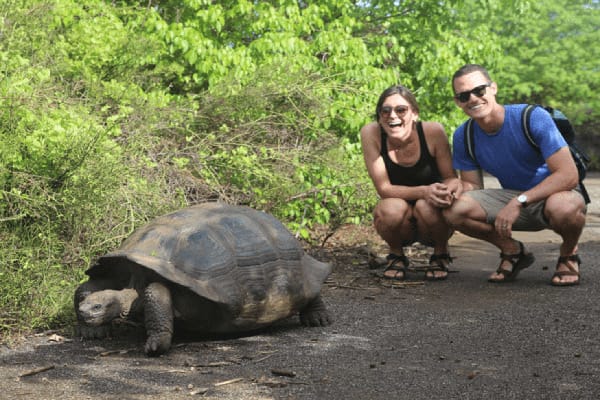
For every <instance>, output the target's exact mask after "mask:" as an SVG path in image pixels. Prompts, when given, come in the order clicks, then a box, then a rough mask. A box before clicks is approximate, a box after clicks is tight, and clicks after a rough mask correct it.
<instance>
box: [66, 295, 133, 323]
mask: <svg viewBox="0 0 600 400" xmlns="http://www.w3.org/2000/svg"><path fill="white" fill-rule="evenodd" d="M137 298H138V293H137V292H136V291H135V290H134V289H123V290H110V289H107V290H100V291H97V292H93V293H91V294H90V295H88V296H86V297H85V298H84V299H83V300H82V301H81V302H80V303H79V308H78V314H77V315H78V317H79V320H80V321H82V322H84V323H86V324H87V325H91V326H99V325H104V324H107V323H110V322H111V321H113V320H115V319H117V318H123V319H127V317H128V316H129V312H130V311H131V309H132V305H133V303H134V302H135V300H136V299H137Z"/></svg>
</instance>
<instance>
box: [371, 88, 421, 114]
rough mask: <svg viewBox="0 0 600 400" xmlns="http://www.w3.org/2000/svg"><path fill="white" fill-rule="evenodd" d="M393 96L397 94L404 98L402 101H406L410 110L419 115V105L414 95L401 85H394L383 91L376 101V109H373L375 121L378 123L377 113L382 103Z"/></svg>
mask: <svg viewBox="0 0 600 400" xmlns="http://www.w3.org/2000/svg"><path fill="white" fill-rule="evenodd" d="M395 94H399V95H400V96H402V97H403V98H404V100H406V101H408V104H410V108H412V111H413V112H414V113H416V114H418V113H419V104H418V103H417V99H416V97H415V95H414V94H412V92H411V91H410V90H408V88H406V87H405V86H402V85H394V86H390V87H389V88H387V89H385V90H384V91H383V93H381V96H379V100H377V107H375V121H379V113H380V112H381V107H382V106H383V102H384V101H385V99H387V98H388V97H390V96H393V95H395Z"/></svg>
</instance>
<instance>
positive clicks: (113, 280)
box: [74, 203, 331, 356]
mask: <svg viewBox="0 0 600 400" xmlns="http://www.w3.org/2000/svg"><path fill="white" fill-rule="evenodd" d="M330 272H331V265H330V264H326V263H323V262H320V261H317V260H316V259H314V258H313V257H311V256H310V255H308V254H306V253H305V252H304V250H303V249H302V247H301V245H300V243H299V242H298V241H297V240H296V239H295V238H294V237H293V236H292V235H291V234H290V232H289V231H288V230H287V229H286V228H285V227H284V225H283V224H282V223H281V222H280V221H278V220H277V219H276V218H275V217H273V216H272V215H270V214H267V213H264V212H261V211H257V210H254V209H252V208H249V207H244V206H233V205H226V204H222V203H205V204H200V205H196V206H192V207H188V208H184V209H182V210H179V211H176V212H173V213H171V214H167V215H165V216H162V217H159V218H157V219H155V220H154V221H152V222H150V223H149V224H148V225H146V226H143V227H141V228H140V229H138V230H136V231H135V232H134V233H133V234H132V235H131V236H130V237H129V238H127V239H126V240H125V241H124V242H123V244H122V245H121V247H120V248H119V249H118V250H116V251H114V252H111V253H108V254H106V255H104V256H102V257H100V258H99V259H98V260H97V262H96V263H95V264H94V265H93V266H92V267H91V268H89V269H88V270H87V271H86V273H87V274H88V275H89V280H88V281H86V282H85V283H83V284H82V285H81V286H79V287H78V288H77V290H76V292H75V296H74V303H75V311H76V314H77V318H78V320H79V328H80V332H81V335H82V336H83V337H84V338H101V337H104V336H106V335H107V334H108V332H109V330H108V329H107V328H109V327H110V325H111V323H112V322H113V321H115V320H129V319H131V320H136V319H137V320H139V321H143V324H144V327H145V329H146V335H147V340H146V345H145V352H146V354H147V355H149V356H158V355H160V354H163V353H165V352H166V351H167V350H168V349H169V348H170V346H171V341H172V337H173V333H174V329H175V326H177V327H178V329H179V327H181V328H183V329H185V330H186V331H191V332H200V333H203V334H221V333H227V334H230V333H238V332H249V331H253V330H257V329H260V328H262V327H265V326H268V325H270V324H272V323H274V322H275V321H279V320H282V319H284V318H287V317H289V316H291V315H294V314H296V313H299V314H300V321H301V323H302V324H303V325H306V326H326V325H329V324H330V323H331V320H330V316H329V314H328V312H327V310H326V308H325V305H324V304H323V302H322V300H321V297H320V290H321V285H322V284H323V282H324V280H325V279H326V278H327V276H328V275H329V274H330Z"/></svg>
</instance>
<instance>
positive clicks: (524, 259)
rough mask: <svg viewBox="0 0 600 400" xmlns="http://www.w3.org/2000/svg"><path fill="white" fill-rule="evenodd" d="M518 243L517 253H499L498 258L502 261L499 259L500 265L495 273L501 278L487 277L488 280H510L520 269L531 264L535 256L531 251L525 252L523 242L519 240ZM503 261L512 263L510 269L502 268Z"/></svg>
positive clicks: (513, 278)
mask: <svg viewBox="0 0 600 400" xmlns="http://www.w3.org/2000/svg"><path fill="white" fill-rule="evenodd" d="M518 243H519V248H520V252H519V253H517V254H505V253H500V258H501V259H502V261H500V266H498V269H497V270H496V273H497V274H500V275H502V276H503V278H502V279H492V278H489V279H488V282H493V283H504V282H512V281H514V280H515V279H516V278H517V275H519V272H521V271H522V270H524V269H525V268H527V267H529V266H530V265H531V264H533V262H534V261H535V256H534V255H533V253H526V252H525V248H524V247H523V243H521V242H519V241H518ZM503 261H508V262H510V263H511V264H512V270H507V269H504V268H502V263H503Z"/></svg>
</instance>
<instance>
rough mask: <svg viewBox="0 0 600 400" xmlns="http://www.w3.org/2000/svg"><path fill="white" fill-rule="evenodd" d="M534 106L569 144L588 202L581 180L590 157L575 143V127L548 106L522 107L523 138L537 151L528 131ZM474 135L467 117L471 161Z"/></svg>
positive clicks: (467, 143)
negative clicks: (546, 114) (552, 123)
mask: <svg viewBox="0 0 600 400" xmlns="http://www.w3.org/2000/svg"><path fill="white" fill-rule="evenodd" d="M535 107H542V108H543V109H544V110H546V112H548V113H549V114H550V116H551V117H552V120H553V121H554V124H555V125H556V127H557V128H558V130H559V132H560V133H561V135H562V136H563V137H564V138H565V141H566V142H567V144H568V145H569V150H570V151H571V156H572V157H573V161H575V166H576V167H577V172H578V173H579V187H580V189H581V194H582V195H583V198H584V199H585V203H586V204H588V203H589V202H590V201H591V200H590V196H589V194H588V192H587V190H586V188H585V186H584V185H583V180H584V179H585V175H586V172H587V169H588V164H589V162H590V158H589V157H588V155H587V154H585V152H584V151H583V150H581V149H580V148H579V147H578V146H577V144H575V129H573V125H571V122H570V121H569V120H568V119H567V117H566V116H565V115H564V114H563V113H562V112H560V111H559V110H556V109H554V108H552V107H548V106H546V107H544V106H539V105H533V104H529V105H527V106H526V107H525V109H523V114H522V116H521V123H522V128H523V132H524V134H525V138H526V139H527V141H528V142H529V144H531V146H533V148H535V149H536V150H537V151H540V147H539V146H538V145H537V143H535V141H534V140H533V137H532V136H531V133H530V120H531V112H532V111H533V109H534V108H535ZM474 136H475V128H474V127H473V119H472V118H469V120H468V121H467V124H466V126H465V149H466V152H467V154H468V155H469V157H471V159H472V160H473V161H475V162H477V159H476V158H475V143H473V138H474Z"/></svg>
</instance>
